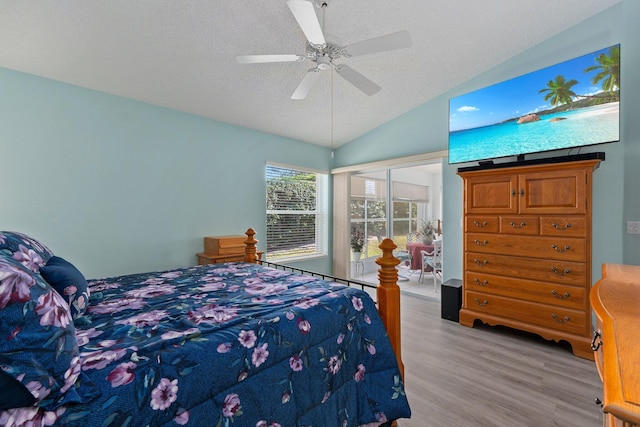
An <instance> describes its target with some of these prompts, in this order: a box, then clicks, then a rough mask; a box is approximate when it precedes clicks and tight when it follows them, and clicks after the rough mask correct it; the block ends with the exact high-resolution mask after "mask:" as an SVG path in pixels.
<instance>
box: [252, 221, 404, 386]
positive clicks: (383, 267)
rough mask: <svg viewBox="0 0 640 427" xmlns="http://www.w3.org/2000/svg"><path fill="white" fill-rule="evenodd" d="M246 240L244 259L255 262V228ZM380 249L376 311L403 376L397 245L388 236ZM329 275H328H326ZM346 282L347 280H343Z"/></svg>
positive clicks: (256, 241)
mask: <svg viewBox="0 0 640 427" xmlns="http://www.w3.org/2000/svg"><path fill="white" fill-rule="evenodd" d="M245 234H246V235H247V240H245V241H244V244H245V261H246V262H251V263H257V262H258V257H257V255H256V254H257V249H256V245H257V244H258V240H256V239H255V237H254V236H255V234H256V232H255V230H254V229H253V228H250V229H248V230H247V231H246V233H245ZM379 248H380V249H382V256H381V257H380V258H378V259H376V264H378V265H379V266H380V269H379V270H378V282H379V283H378V286H377V289H376V293H377V304H378V312H379V313H380V317H381V318H382V322H383V323H384V326H385V328H386V329H387V334H388V336H389V341H391V345H392V347H393V351H394V352H395V354H396V358H397V359H398V366H399V367H400V373H401V374H402V377H403V378H404V364H403V363H402V346H401V341H400V287H399V286H398V270H397V269H396V266H397V265H398V264H400V260H399V259H397V258H395V257H394V256H393V250H394V249H396V248H397V246H396V245H395V244H394V243H393V241H392V240H391V239H389V238H387V239H384V240H383V241H382V243H380V246H379ZM326 277H329V276H326ZM345 281H346V282H348V280H345Z"/></svg>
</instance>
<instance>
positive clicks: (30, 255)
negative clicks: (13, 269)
mask: <svg viewBox="0 0 640 427" xmlns="http://www.w3.org/2000/svg"><path fill="white" fill-rule="evenodd" d="M2 253H4V254H8V255H10V256H11V257H12V258H13V259H15V260H16V261H18V262H19V263H21V264H22V265H24V266H25V267H27V268H28V269H29V270H31V271H36V272H37V271H38V268H39V267H41V266H43V265H44V264H45V263H46V262H47V261H48V260H49V258H51V257H52V256H53V252H51V251H50V250H49V248H47V247H46V246H45V245H43V244H42V243H40V242H38V241H37V240H36V239H34V238H32V237H29V236H27V235H26V234H22V233H18V232H15V231H0V254H2Z"/></svg>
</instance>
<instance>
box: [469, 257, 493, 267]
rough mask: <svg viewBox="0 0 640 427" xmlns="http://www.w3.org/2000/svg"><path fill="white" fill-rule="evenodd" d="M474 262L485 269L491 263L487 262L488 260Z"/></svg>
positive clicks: (475, 260)
mask: <svg viewBox="0 0 640 427" xmlns="http://www.w3.org/2000/svg"><path fill="white" fill-rule="evenodd" d="M473 262H475V263H476V264H478V265H479V266H481V267H484V266H485V265H487V264H489V261H487V260H486V259H484V260H482V261H480V260H479V259H477V258H476V259H474V260H473Z"/></svg>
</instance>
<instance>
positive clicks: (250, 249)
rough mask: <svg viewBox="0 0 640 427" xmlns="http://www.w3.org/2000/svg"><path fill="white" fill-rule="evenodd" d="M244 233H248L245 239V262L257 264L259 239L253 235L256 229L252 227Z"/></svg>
mask: <svg viewBox="0 0 640 427" xmlns="http://www.w3.org/2000/svg"><path fill="white" fill-rule="evenodd" d="M244 234H246V235H247V240H245V241H244V244H245V247H244V260H245V262H251V263H253V264H257V262H256V261H257V259H258V257H257V256H256V245H257V244H258V240H256V239H254V238H253V236H255V235H256V231H255V230H254V229H253V228H250V229H248V230H247V231H246V232H245V233H244Z"/></svg>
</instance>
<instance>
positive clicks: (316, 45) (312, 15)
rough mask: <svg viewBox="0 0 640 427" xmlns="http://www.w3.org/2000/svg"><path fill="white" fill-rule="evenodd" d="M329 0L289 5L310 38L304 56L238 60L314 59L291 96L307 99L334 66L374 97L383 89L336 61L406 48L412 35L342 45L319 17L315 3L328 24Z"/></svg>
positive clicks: (290, 0) (405, 33) (403, 33)
mask: <svg viewBox="0 0 640 427" xmlns="http://www.w3.org/2000/svg"><path fill="white" fill-rule="evenodd" d="M328 2H329V0H313V2H312V1H307V0H288V1H287V6H289V9H290V10H291V13H293V16H294V17H295V18H296V21H298V25H300V28H301V29H302V32H303V33H304V35H305V37H306V38H307V41H308V42H307V48H306V52H305V54H304V55H295V54H293V55H241V56H236V60H237V61H238V62H239V63H241V64H257V63H265V62H302V61H305V60H307V59H308V60H310V61H312V62H314V63H315V67H314V68H311V69H310V70H309V71H307V74H306V75H305V76H304V78H303V79H302V82H300V84H299V85H298V88H297V89H296V90H295V92H294V93H293V95H291V99H304V98H306V96H307V94H308V93H309V91H310V90H311V88H312V87H313V85H314V83H315V82H316V81H317V80H318V77H320V73H321V72H322V71H325V70H327V69H329V68H330V67H333V69H334V70H336V73H338V75H340V76H341V77H342V78H344V79H345V80H346V81H348V82H349V83H351V84H352V85H354V86H355V87H357V88H358V89H360V90H361V91H362V92H364V93H365V94H367V95H369V96H371V95H373V94H375V93H377V92H378V91H379V90H380V89H381V88H380V86H378V85H377V84H375V83H374V82H372V81H371V80H369V79H368V78H367V77H365V76H363V75H362V74H360V73H359V72H357V71H355V70H354V69H353V68H351V67H349V66H348V65H345V64H338V63H335V62H334V60H336V59H338V58H341V57H345V58H350V57H352V56H362V55H369V54H371V53H379V52H386V51H389V50H395V49H402V48H405V47H410V46H411V35H410V34H409V32H408V31H406V30H403V31H398V32H396V33H391V34H387V35H384V36H380V37H375V38H372V39H368V40H363V41H360V42H356V43H352V44H350V45H346V46H340V45H338V44H336V43H333V42H332V41H330V40H327V39H326V38H325V34H324V28H321V27H320V22H319V21H318V17H317V16H316V12H315V10H314V6H315V7H318V8H321V9H322V21H323V27H324V18H325V16H324V15H325V10H326V8H327V3H328Z"/></svg>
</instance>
